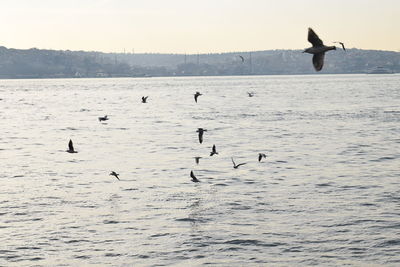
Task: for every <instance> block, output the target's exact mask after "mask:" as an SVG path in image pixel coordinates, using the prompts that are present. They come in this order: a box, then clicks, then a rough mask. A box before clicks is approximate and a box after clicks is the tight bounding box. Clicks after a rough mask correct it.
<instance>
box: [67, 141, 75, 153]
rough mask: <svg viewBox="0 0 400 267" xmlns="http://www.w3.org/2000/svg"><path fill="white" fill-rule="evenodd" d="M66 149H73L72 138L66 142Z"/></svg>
mask: <svg viewBox="0 0 400 267" xmlns="http://www.w3.org/2000/svg"><path fill="white" fill-rule="evenodd" d="M68 149H69V150H70V151H74V144H73V143H72V140H71V139H70V140H69V143H68Z"/></svg>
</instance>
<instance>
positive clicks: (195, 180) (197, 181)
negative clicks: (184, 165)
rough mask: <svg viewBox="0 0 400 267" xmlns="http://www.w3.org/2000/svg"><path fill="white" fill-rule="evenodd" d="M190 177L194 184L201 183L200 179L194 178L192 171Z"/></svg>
mask: <svg viewBox="0 0 400 267" xmlns="http://www.w3.org/2000/svg"><path fill="white" fill-rule="evenodd" d="M190 177H191V178H192V182H194V183H199V182H200V181H199V179H197V177H196V176H194V173H193V171H190Z"/></svg>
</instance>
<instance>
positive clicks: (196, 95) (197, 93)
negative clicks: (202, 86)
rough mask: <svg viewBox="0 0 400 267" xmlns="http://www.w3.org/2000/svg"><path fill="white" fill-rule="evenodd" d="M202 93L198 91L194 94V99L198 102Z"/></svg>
mask: <svg viewBox="0 0 400 267" xmlns="http://www.w3.org/2000/svg"><path fill="white" fill-rule="evenodd" d="M201 95H202V94H200V92H196V93H195V94H194V101H196V103H197V98H198V97H199V96H201Z"/></svg>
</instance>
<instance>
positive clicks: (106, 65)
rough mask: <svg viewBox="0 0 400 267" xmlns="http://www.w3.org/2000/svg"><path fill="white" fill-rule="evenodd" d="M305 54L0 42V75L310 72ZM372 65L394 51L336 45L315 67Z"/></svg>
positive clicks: (386, 61) (393, 60)
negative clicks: (29, 46)
mask: <svg viewBox="0 0 400 267" xmlns="http://www.w3.org/2000/svg"><path fill="white" fill-rule="evenodd" d="M240 56H242V57H243V58H244V61H242V60H241V58H240ZM311 58H312V56H311V55H309V54H305V53H301V50H265V51H253V52H234V53H233V52H232V53H218V54H187V55H185V54H157V53H153V54H133V53H101V52H84V51H56V50H39V49H29V50H19V49H7V48H5V47H0V78H72V77H148V76H197V75H202V76H210V75H211V76H213V75H275V74H315V70H314V68H313V67H312V63H311ZM376 67H384V68H386V69H387V70H389V71H391V72H400V53H399V52H391V51H376V50H360V49H348V50H347V51H346V52H345V51H343V50H341V49H337V50H336V51H333V52H331V53H327V55H326V64H325V67H324V69H323V70H322V71H321V73H366V72H368V71H371V70H373V69H375V68H376Z"/></svg>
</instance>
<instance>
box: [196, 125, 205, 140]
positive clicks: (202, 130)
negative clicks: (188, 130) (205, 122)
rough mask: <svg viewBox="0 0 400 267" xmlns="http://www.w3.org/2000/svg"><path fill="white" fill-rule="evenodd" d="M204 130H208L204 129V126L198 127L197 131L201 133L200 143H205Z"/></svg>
mask: <svg viewBox="0 0 400 267" xmlns="http://www.w3.org/2000/svg"><path fill="white" fill-rule="evenodd" d="M204 132H207V130H206V129H203V128H198V129H197V131H196V133H199V142H200V144H201V143H203V133H204Z"/></svg>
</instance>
